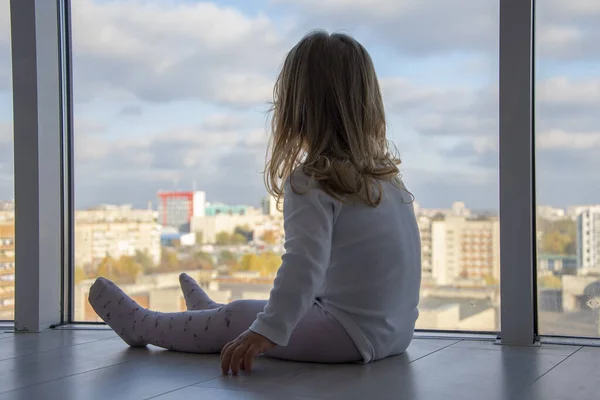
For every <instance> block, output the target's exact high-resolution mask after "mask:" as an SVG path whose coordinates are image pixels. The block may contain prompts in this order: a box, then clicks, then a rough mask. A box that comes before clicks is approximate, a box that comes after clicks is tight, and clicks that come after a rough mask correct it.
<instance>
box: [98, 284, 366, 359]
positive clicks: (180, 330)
mask: <svg viewBox="0 0 600 400" xmlns="http://www.w3.org/2000/svg"><path fill="white" fill-rule="evenodd" d="M180 282H181V286H182V290H183V293H184V297H185V300H186V304H187V308H188V311H184V312H174V313H161V312H157V311H150V310H148V309H146V308H143V307H141V306H140V305H139V304H137V303H136V302H135V301H134V300H132V299H131V298H130V297H129V296H127V295H126V294H125V293H124V292H123V291H122V290H121V289H120V288H119V287H118V286H117V285H115V284H114V283H113V282H111V281H109V280H108V279H105V278H98V279H97V280H96V282H95V283H94V284H93V285H92V287H91V289H90V294H89V302H90V304H91V305H92V307H93V308H94V310H95V311H96V313H97V314H98V316H99V317H100V318H102V320H103V321H104V322H106V323H107V324H108V326H110V327H111V328H112V329H113V330H114V331H115V332H116V333H117V334H118V335H119V336H120V337H121V338H122V339H123V340H124V341H125V342H126V343H127V344H128V345H130V346H132V347H140V346H146V345H148V344H151V345H154V346H158V347H162V348H165V349H169V350H175V351H182V352H189V353H203V354H207V353H219V352H220V351H221V349H222V348H223V346H224V345H225V344H227V343H228V342H230V341H232V340H234V339H235V338H236V337H237V336H238V335H239V334H241V333H242V332H244V331H245V330H247V329H248V327H249V326H250V325H251V324H252V322H254V320H255V318H256V315H257V314H258V313H259V312H261V311H262V310H263V309H264V307H265V305H266V301H263V300H240V301H234V302H232V303H229V304H217V303H215V302H213V301H212V300H210V298H209V297H208V296H207V295H206V293H205V292H204V291H203V290H202V288H200V286H198V284H197V283H196V282H195V281H194V280H193V279H192V278H190V277H189V276H187V275H185V274H182V275H181V277H180ZM265 355H267V356H270V357H274V358H279V359H285V360H293V361H306V362H322V363H344V362H353V361H361V360H362V357H361V355H360V353H359V352H358V349H357V348H356V346H355V345H354V343H353V341H352V339H351V338H350V337H349V336H348V334H347V333H346V331H345V329H344V328H343V327H342V326H341V325H340V324H339V323H338V322H337V321H336V320H335V319H334V318H333V317H332V316H331V315H329V314H328V313H327V312H326V311H324V310H323V309H322V308H321V307H319V306H317V305H313V306H312V307H311V309H310V310H309V311H308V312H307V313H306V315H305V316H304V318H302V320H301V321H300V322H299V323H298V325H297V326H296V328H295V330H294V332H293V333H292V336H291V337H290V341H289V343H288V345H287V346H277V347H275V348H274V349H272V350H269V351H268V352H267V353H266V354H265Z"/></svg>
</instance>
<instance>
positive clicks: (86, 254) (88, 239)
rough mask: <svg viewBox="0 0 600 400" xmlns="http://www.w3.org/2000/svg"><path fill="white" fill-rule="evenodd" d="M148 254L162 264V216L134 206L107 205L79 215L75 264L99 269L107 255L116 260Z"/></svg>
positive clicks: (77, 218)
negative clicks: (137, 253)
mask: <svg viewBox="0 0 600 400" xmlns="http://www.w3.org/2000/svg"><path fill="white" fill-rule="evenodd" d="M136 251H140V252H147V253H148V255H149V256H150V257H151V258H152V260H153V261H154V262H155V263H158V262H159V261H160V225H159V224H158V213H157V212H156V211H153V210H145V209H134V208H132V207H131V206H130V205H124V206H109V205H104V206H100V207H97V208H94V209H90V210H78V211H76V212H75V265H76V266H78V267H83V268H86V269H90V268H91V269H93V268H95V267H96V266H97V265H98V263H99V262H100V261H101V260H102V259H103V258H104V257H106V256H107V255H110V256H111V257H114V258H119V257H121V256H133V255H135V253H136Z"/></svg>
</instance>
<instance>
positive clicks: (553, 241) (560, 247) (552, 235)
mask: <svg viewBox="0 0 600 400" xmlns="http://www.w3.org/2000/svg"><path fill="white" fill-rule="evenodd" d="M541 247H542V248H541V251H542V252H543V253H549V254H560V255H566V254H568V253H567V250H573V248H574V247H575V246H574V240H573V239H572V238H571V237H569V236H568V235H566V234H563V233H561V232H560V231H558V230H552V231H549V232H545V233H544V235H543V236H542V243H541Z"/></svg>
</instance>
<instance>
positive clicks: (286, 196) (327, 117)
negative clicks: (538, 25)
mask: <svg viewBox="0 0 600 400" xmlns="http://www.w3.org/2000/svg"><path fill="white" fill-rule="evenodd" d="M270 147H271V151H270V152H271V156H270V159H269V161H268V163H267V166H266V172H265V182H266V185H267V188H268V190H269V192H270V193H271V194H272V195H274V196H275V197H276V198H277V199H278V201H279V200H281V199H282V198H283V203H284V206H283V211H284V229H285V254H284V255H283V256H282V264H281V268H280V269H279V271H278V273H277V277H276V279H275V282H274V285H273V289H272V290H271V294H270V297H269V300H268V301H259V300H241V301H235V302H232V303H230V304H216V303H214V302H213V301H211V300H210V298H208V296H207V295H206V293H204V291H203V290H202V289H201V288H200V287H199V286H198V285H197V284H196V282H194V281H193V280H192V279H191V278H190V277H188V276H187V275H182V276H181V286H182V290H183V293H184V297H185V300H186V304H187V307H188V311H186V312H178V313H160V312H154V311H150V310H147V309H145V308H143V307H140V306H139V305H138V304H137V303H135V302H134V301H133V300H132V299H130V298H129V297H128V296H127V295H126V294H125V293H123V292H122V291H121V290H120V289H119V288H118V287H117V286H116V285H114V284H113V283H112V282H110V281H108V280H106V279H104V278H99V279H98V280H97V281H96V282H95V283H94V285H93V286H92V288H91V289H90V295H89V301H90V303H91V305H92V307H93V308H94V310H95V311H96V312H97V313H98V315H99V316H100V317H101V318H102V319H103V320H104V321H105V322H106V323H107V324H108V325H109V326H110V327H111V328H112V329H114V330H115V331H116V332H117V333H118V334H119V335H120V336H121V337H122V338H123V340H124V341H125V342H126V343H127V344H129V345H130V346H145V345H147V344H152V345H155V346H159V347H163V348H167V349H171V350H176V351H185V352H193V353H216V352H221V367H222V370H223V373H224V374H227V373H229V370H231V372H232V373H233V374H234V375H236V374H237V373H238V371H239V370H240V369H245V370H246V371H250V370H251V368H252V360H253V358H254V357H255V356H256V355H258V354H262V353H264V354H265V355H267V356H271V357H277V358H281V359H287V360H297V361H312V362H328V363H343V362H356V361H360V362H364V363H367V362H370V361H373V360H377V359H381V358H384V357H387V356H390V355H394V354H400V353H402V352H404V351H405V350H406V348H407V347H408V345H409V344H410V342H411V340H412V337H413V330H414V327H415V321H416V319H417V316H418V311H417V304H418V301H419V286H420V280H421V259H420V257H421V256H420V254H421V253H420V240H419V231H418V228H417V223H416V219H415V214H414V210H413V206H412V195H411V194H410V193H409V192H408V191H407V190H406V188H405V187H404V185H403V183H402V181H401V180H400V178H399V171H398V165H399V164H400V160H399V159H398V158H396V157H394V156H393V155H392V154H390V152H389V150H388V145H387V141H386V120H385V115H384V108H383V102H382V98H381V93H380V89H379V83H378V81H377V76H376V74H375V70H374V67H373V63H372V61H371V57H370V56H369V54H368V53H367V51H366V50H365V49H364V47H363V46H362V45H360V44H359V43H358V42H357V41H356V40H354V39H353V38H351V37H349V36H347V35H344V34H332V35H330V34H328V33H326V32H321V31H318V32H314V33H311V34H309V35H307V36H305V37H304V38H303V39H302V40H301V41H300V42H299V43H298V44H297V45H296V46H295V47H294V48H293V49H292V50H291V51H290V52H289V54H288V55H287V57H286V59H285V62H284V65H283V68H282V70H281V73H280V75H279V77H278V78H277V82H276V84H275V89H274V103H273V118H272V142H271V146H270Z"/></svg>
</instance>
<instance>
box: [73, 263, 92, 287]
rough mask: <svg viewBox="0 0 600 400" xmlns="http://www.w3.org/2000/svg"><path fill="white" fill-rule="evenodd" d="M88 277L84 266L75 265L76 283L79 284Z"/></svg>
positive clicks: (74, 278)
mask: <svg viewBox="0 0 600 400" xmlns="http://www.w3.org/2000/svg"><path fill="white" fill-rule="evenodd" d="M86 279H89V277H88V274H87V273H86V272H85V270H84V269H83V268H82V267H75V276H74V277H73V280H74V281H75V284H76V285H77V284H78V283H79V282H81V281H85V280H86Z"/></svg>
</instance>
